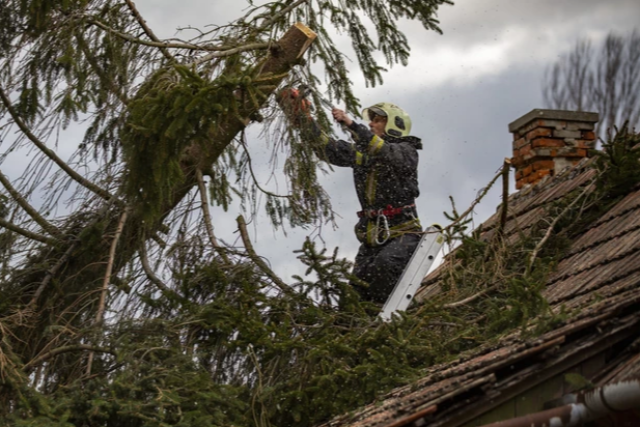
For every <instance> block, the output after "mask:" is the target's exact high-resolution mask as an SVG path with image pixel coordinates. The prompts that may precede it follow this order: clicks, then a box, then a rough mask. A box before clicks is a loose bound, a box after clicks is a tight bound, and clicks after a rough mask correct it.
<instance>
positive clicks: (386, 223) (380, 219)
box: [375, 214, 391, 246]
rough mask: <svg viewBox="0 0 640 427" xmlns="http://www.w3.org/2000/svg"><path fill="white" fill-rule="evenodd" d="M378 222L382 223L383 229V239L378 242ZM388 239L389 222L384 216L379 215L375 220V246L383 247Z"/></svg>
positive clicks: (389, 231)
mask: <svg viewBox="0 0 640 427" xmlns="http://www.w3.org/2000/svg"><path fill="white" fill-rule="evenodd" d="M380 222H382V225H383V227H384V228H383V230H382V231H383V236H384V239H383V240H382V241H381V240H380ZM389 237H391V230H389V221H387V217H386V216H384V215H383V214H379V215H378V218H376V239H375V242H376V245H378V246H380V245H384V244H385V243H386V242H387V240H389Z"/></svg>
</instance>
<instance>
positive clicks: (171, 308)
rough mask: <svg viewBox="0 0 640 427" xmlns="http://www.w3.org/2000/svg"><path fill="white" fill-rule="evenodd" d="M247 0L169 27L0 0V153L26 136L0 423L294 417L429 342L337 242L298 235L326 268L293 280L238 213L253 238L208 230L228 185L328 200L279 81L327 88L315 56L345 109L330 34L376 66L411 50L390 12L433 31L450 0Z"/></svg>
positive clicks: (12, 233)
mask: <svg viewBox="0 0 640 427" xmlns="http://www.w3.org/2000/svg"><path fill="white" fill-rule="evenodd" d="M248 3H249V7H248V9H247V12H246V14H245V15H244V16H241V17H238V19H237V20H235V21H234V22H232V23H230V24H227V25H221V26H213V27H210V28H207V29H206V30H203V31H201V32H199V33H198V34H197V35H196V36H195V37H193V38H188V39H170V40H160V39H158V37H157V36H156V35H155V33H154V31H153V29H152V28H150V27H149V26H148V25H147V24H146V23H145V20H144V19H143V17H142V16H141V15H140V13H139V11H138V10H137V9H136V7H135V5H134V3H133V2H132V1H131V0H53V1H52V0H6V1H5V2H4V3H3V7H2V8H1V9H0V27H1V28H2V32H1V33H0V101H1V103H0V126H1V127H0V132H1V134H0V137H1V139H0V140H1V141H2V155H1V156H2V157H0V162H8V161H11V162H12V161H14V159H16V158H20V156H24V155H25V154H26V153H28V154H29V158H28V159H29V160H28V163H25V167H24V169H23V170H22V174H21V175H20V176H19V177H15V176H9V175H8V174H4V173H1V172H0V184H1V185H2V188H3V190H2V192H1V193H0V227H2V228H1V229H0V230H1V231H2V233H1V234H0V251H1V252H2V256H1V261H0V262H1V263H2V265H1V267H0V268H1V269H0V292H1V295H0V420H2V422H3V423H4V422H9V423H15V424H23V425H29V424H33V425H36V424H37V425H56V426H63V425H64V426H67V425H114V426H115V425H118V426H121V425H130V426H137V425H230V424H233V425H269V424H270V423H275V424H276V425H287V424H289V425H291V424H294V423H295V424H298V425H304V424H310V423H313V422H316V421H318V420H320V419H324V418H326V417H328V416H330V415H332V414H336V413H339V412H342V411H345V410H347V409H349V408H351V407H353V406H355V405H358V404H362V403H364V402H366V401H368V400H370V399H371V398H372V397H373V396H375V395H376V394H377V393H380V392H381V391H382V390H385V389H388V388H389V387H391V386H393V385H397V384H399V383H401V382H402V381H406V379H407V377H408V376H409V375H410V374H411V373H412V372H413V371H412V369H414V368H415V367H417V366H419V365H420V363H421V362H424V359H425V358H429V357H430V356H429V355H428V353H425V352H424V351H423V350H424V348H425V345H426V343H427V342H429V341H432V340H431V339H430V337H429V334H430V333H431V332H429V331H427V330H425V331H422V332H420V331H417V332H416V333H414V334H412V338H411V339H412V340H413V341H412V342H413V343H414V344H416V345H415V348H414V349H413V350H412V349H408V350H407V352H400V353H399V352H398V351H397V348H395V345H394V344H390V342H389V339H388V338H389V337H390V336H395V335H394V334H396V335H397V334H401V333H402V331H401V330H400V329H394V327H391V326H388V327H387V326H384V327H378V328H369V327H368V326H370V323H371V321H370V320H369V317H368V316H367V315H366V313H365V312H364V309H365V308H366V307H365V308H363V307H361V306H360V305H359V304H357V302H356V301H355V299H354V298H353V296H352V295H351V294H350V291H349V287H348V286H346V283H347V282H348V280H349V279H350V278H349V275H348V272H349V264H348V263H347V262H346V261H343V260H340V259H339V258H338V257H337V253H334V254H332V255H327V254H324V253H323V252H318V251H317V250H316V249H315V247H314V246H313V244H311V243H310V242H309V243H307V245H305V247H304V248H303V249H302V250H301V253H300V257H299V258H300V260H301V262H303V263H304V264H306V265H307V266H308V267H309V271H313V272H315V273H316V276H317V279H315V280H313V281H308V280H306V279H304V278H298V280H297V282H296V283H292V284H291V285H289V284H286V283H284V282H283V281H282V280H281V279H279V278H278V277H277V276H276V275H275V274H274V273H273V272H272V271H271V270H270V269H269V267H268V265H267V264H266V263H265V262H264V261H262V260H261V258H260V257H259V256H258V254H256V253H255V252H254V251H253V249H252V246H251V242H250V240H249V237H248V233H247V230H246V224H245V222H244V219H243V218H242V217H239V218H238V228H239V231H240V234H241V236H242V240H243V243H244V249H240V248H236V247H231V246H229V245H225V244H224V243H223V242H220V241H219V240H218V239H216V236H215V235H214V233H213V226H212V223H211V215H210V212H209V208H208V206H209V203H215V204H217V205H221V206H223V207H225V208H226V207H228V205H229V203H230V201H231V199H232V197H236V198H238V199H239V200H240V202H241V204H242V205H243V206H245V207H246V208H247V210H248V212H249V213H250V214H253V213H255V212H256V209H257V208H258V200H259V199H260V198H264V200H265V207H266V209H267V212H268V214H269V215H270V217H271V218H272V221H273V223H274V225H275V226H278V225H280V224H282V223H283V222H284V221H288V222H290V223H291V224H293V225H301V226H306V225H310V224H314V223H318V222H321V221H326V220H330V219H331V216H332V211H331V206H330V204H329V200H328V198H327V197H326V195H325V194H324V192H323V190H322V188H321V187H320V186H319V185H318V183H317V179H316V174H317V171H318V165H317V160H316V159H315V157H314V156H313V154H312V153H313V150H312V147H310V146H309V144H300V143H299V138H298V135H296V134H295V133H294V132H293V131H292V130H291V129H290V128H288V127H286V125H285V124H284V123H283V122H282V121H281V120H279V118H281V117H282V114H281V112H280V110H279V107H278V106H277V104H276V103H275V102H274V100H273V94H274V92H276V91H277V90H278V88H280V87H282V86H285V85H295V84H299V83H305V84H307V85H309V86H311V87H313V88H316V89H317V88H318V86H319V85H320V84H321V83H323V82H321V81H320V79H318V78H317V77H315V75H322V74H324V75H325V76H326V79H325V81H324V83H326V87H327V89H326V90H324V91H323V92H326V93H327V94H328V95H329V96H331V97H334V98H335V99H340V100H343V101H344V102H345V103H346V106H347V109H348V110H350V111H351V112H352V113H355V112H356V111H357V109H358V107H359V105H358V100H357V98H356V97H355V96H354V94H353V93H352V91H351V80H350V76H349V74H348V71H347V68H346V66H345V60H344V58H345V55H344V53H343V52H342V51H341V50H340V49H339V47H338V46H337V45H336V43H335V41H334V40H333V39H332V37H331V35H332V34H336V33H342V34H345V35H346V37H347V38H348V39H349V40H351V42H352V47H353V50H354V52H355V56H356V59H357V64H358V66H359V69H360V70H361V71H362V73H363V75H364V78H365V81H366V82H367V84H370V85H376V84H381V83H382V75H383V72H384V67H385V66H391V65H393V64H398V63H400V64H406V62H407V61H408V58H409V44H408V41H407V39H406V38H405V36H404V35H403V34H402V32H400V31H399V29H398V25H399V22H400V20H402V19H412V20H418V21H420V22H421V23H422V25H423V27H424V28H425V29H426V30H435V31H439V29H438V26H437V24H438V22H437V20H436V19H435V14H436V11H437V9H438V7H439V6H440V5H442V4H446V3H450V2H449V1H448V0H428V1H421V2H408V1H407V2H404V1H382V2H371V1H368V0H354V1H349V2H348V7H347V2H343V1H333V0H295V1H293V0H282V1H275V2H270V3H267V4H264V5H261V6H256V5H254V4H253V2H252V1H249V2H248ZM296 22H303V23H304V24H305V25H306V27H305V26H304V25H299V24H295V23H296ZM368 23H371V24H372V25H370V26H368ZM294 24H295V25H294ZM367 28H372V30H368V29H367ZM308 29H310V30H312V31H313V32H315V33H316V34H317V36H318V37H317V38H315V35H314V34H313V33H312V32H310V31H308ZM336 30H337V31H336ZM377 52H381V53H382V55H380V56H378V55H377ZM378 57H379V58H380V60H377V59H376V58H378ZM311 64H315V65H314V66H313V70H312V65H311ZM318 115H319V119H320V124H321V125H322V126H323V127H324V128H325V130H326V131H328V132H329V131H330V128H329V123H328V121H327V118H326V116H325V115H324V113H323V112H322V111H318ZM252 123H253V126H256V127H258V126H261V127H263V128H264V130H265V132H264V135H265V137H266V141H261V142H260V143H263V144H270V146H271V147H272V149H273V152H274V155H275V153H276V152H279V153H284V155H285V157H286V160H285V164H284V167H283V173H284V174H285V176H286V178H287V183H288V186H287V191H286V192H285V193H284V194H281V195H277V194H273V193H269V192H266V191H263V190H262V189H261V188H260V186H259V185H258V184H257V183H256V182H255V179H254V177H253V172H252V164H251V158H250V156H249V154H248V151H247V149H246V148H247V144H248V141H247V137H246V135H245V132H244V131H245V129H246V127H247V126H248V125H250V124H252ZM80 130H81V132H82V133H83V136H82V138H81V139H80V140H74V139H73V137H74V135H77V134H78V132H79V131H80ZM68 147H77V150H76V151H75V152H74V154H73V155H72V156H71V157H70V158H68V159H64V158H63V156H62V154H61V153H62V152H64V150H65V149H67V148H68ZM15 153H20V156H16V154H15ZM6 165H7V163H4V167H6ZM4 167H3V169H4ZM5 170H6V169H5ZM207 186H208V190H207V188H206V187H207ZM336 293H341V294H343V295H342V298H341V299H340V300H341V304H343V307H342V308H343V310H341V311H340V312H336V310H335V308H334V306H333V304H329V303H328V302H330V301H335V298H336ZM312 294H313V295H314V297H313V298H311V297H310V295H312ZM347 326H349V328H347ZM346 329H348V330H349V331H350V333H349V334H343V332H344V331H345V330H346ZM341 331H342V332H341ZM376 342H377V343H379V344H377V346H376V345H374V343H376ZM418 343H421V345H417V344H418ZM329 356H330V357H329ZM356 368H357V369H356ZM311 401H313V402H314V404H313V406H310V405H309V402H311Z"/></svg>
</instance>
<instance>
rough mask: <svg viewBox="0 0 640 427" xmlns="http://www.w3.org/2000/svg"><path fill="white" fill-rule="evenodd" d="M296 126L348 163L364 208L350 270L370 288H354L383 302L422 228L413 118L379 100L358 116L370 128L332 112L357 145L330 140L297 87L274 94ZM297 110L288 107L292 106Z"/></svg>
mask: <svg viewBox="0 0 640 427" xmlns="http://www.w3.org/2000/svg"><path fill="white" fill-rule="evenodd" d="M278 100H279V103H280V105H282V106H283V108H284V110H285V112H288V115H289V117H290V119H292V120H291V121H292V123H294V125H296V126H298V127H300V128H304V127H307V129H309V128H310V129H312V130H311V132H306V134H311V135H312V137H314V138H316V139H319V140H320V142H321V143H322V144H320V146H321V147H322V148H321V149H319V150H317V154H318V155H319V157H320V158H321V159H323V160H326V161H328V162H329V163H331V164H332V165H336V166H341V167H351V168H352V169H353V177H354V181H355V187H356V193H357V195H358V199H359V201H360V205H361V208H362V210H361V211H359V212H357V216H358V218H359V220H358V223H357V225H356V227H355V229H356V235H357V237H358V240H359V241H360V242H361V245H360V249H359V250H358V254H357V256H356V259H355V266H354V270H353V273H354V275H355V276H356V277H358V278H359V279H360V280H362V281H364V282H366V283H367V284H368V287H362V286H355V289H356V290H357V292H358V293H359V294H360V296H361V299H362V300H365V301H372V302H375V303H377V304H384V303H385V301H386V300H387V298H388V297H389V295H390V294H391V292H392V291H393V288H394V286H395V284H396V281H397V280H398V278H399V277H400V275H401V274H402V271H403V270H404V268H405V266H406V265H407V263H408V262H409V260H410V259H411V256H412V255H413V253H414V251H415V249H416V247H417V245H418V243H419V242H420V238H421V233H422V227H421V225H420V221H419V219H418V213H417V211H416V205H415V200H416V198H417V197H418V195H419V190H418V150H420V149H422V143H421V141H420V139H419V138H417V137H415V136H410V132H411V119H410V118H409V115H408V114H407V113H406V112H405V111H404V110H402V109H401V108H399V107H398V106H396V105H393V104H390V103H387V102H382V103H379V104H375V105H373V106H371V107H369V108H366V109H365V110H364V111H363V113H362V115H363V117H364V118H367V119H369V126H368V127H367V126H365V125H363V124H359V123H356V122H355V121H354V120H352V119H351V118H350V117H349V116H348V115H347V114H345V112H344V111H343V110H340V109H338V108H332V111H331V113H332V115H333V117H334V119H335V120H336V121H338V122H339V123H340V124H342V125H343V126H344V127H346V129H347V130H348V131H349V132H350V133H351V135H352V137H353V140H354V141H355V143H350V142H347V141H343V140H339V139H333V138H330V137H329V136H328V135H326V134H325V133H324V132H322V131H321V130H320V128H319V127H318V125H317V124H316V123H315V121H314V120H313V119H312V118H311V116H310V114H309V108H310V105H309V101H308V100H307V99H300V93H299V91H298V90H297V89H286V90H284V91H283V92H281V93H280V96H279V97H278ZM292 105H293V106H295V108H291V106H292ZM292 113H293V114H292Z"/></svg>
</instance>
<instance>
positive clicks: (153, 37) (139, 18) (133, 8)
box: [125, 0, 176, 62]
mask: <svg viewBox="0 0 640 427" xmlns="http://www.w3.org/2000/svg"><path fill="white" fill-rule="evenodd" d="M125 3H127V6H128V7H129V10H130V11H131V13H132V14H133V16H134V17H135V18H136V21H138V24H140V26H141V27H142V29H143V30H144V32H145V33H146V34H147V37H149V38H150V39H151V40H152V41H154V42H156V43H161V42H160V40H159V39H158V37H156V35H155V34H154V32H153V31H152V30H151V28H150V27H149V26H148V25H147V21H145V20H144V18H143V17H142V15H140V12H139V11H138V9H137V8H136V4H135V3H134V2H133V1H131V0H125ZM160 51H161V52H162V54H163V55H164V56H165V58H167V59H168V60H169V62H176V60H175V58H174V57H173V56H172V55H171V54H170V53H169V51H168V50H167V48H166V47H161V48H160Z"/></svg>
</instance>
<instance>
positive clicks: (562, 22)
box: [2, 0, 640, 282]
mask: <svg viewBox="0 0 640 427" xmlns="http://www.w3.org/2000/svg"><path fill="white" fill-rule="evenodd" d="M256 3H258V2H257V1H256ZM136 5H137V7H138V9H139V11H140V12H141V14H142V15H143V16H144V17H145V19H146V20H147V23H148V25H149V26H150V27H151V28H152V29H153V31H154V32H155V33H156V34H157V35H158V36H159V37H161V38H169V37H175V36H176V30H177V28H179V27H188V26H192V27H199V28H204V27H205V26H206V25H209V24H216V25H224V24H226V23H228V22H231V21H233V20H234V19H236V18H238V17H239V16H241V15H243V14H244V13H245V12H244V10H245V8H246V7H247V2H245V1H242V0H181V1H179V2H177V1H175V0H137V1H136ZM437 15H438V19H439V20H440V28H441V29H442V31H443V34H442V35H441V34H438V33H436V32H426V31H425V30H424V29H422V27H421V25H420V24H419V23H416V22H410V21H409V22H403V23H402V30H403V31H404V33H405V34H406V35H407V37H408V39H409V42H410V45H411V49H412V50H411V58H410V60H409V65H408V66H406V67H403V66H400V65H398V66H394V67H393V68H391V69H390V70H389V71H388V72H387V73H385V75H384V84H383V85H381V86H376V87H374V88H367V87H365V85H364V79H363V78H362V76H361V74H360V72H359V70H357V69H356V68H355V61H354V67H353V69H352V70H351V79H352V81H353V82H354V84H355V88H354V89H355V93H356V95H357V96H358V97H359V98H360V100H361V103H362V105H363V106H368V105H372V104H375V103H377V102H392V103H395V104H397V105H399V106H401V107H402V108H403V109H404V110H406V111H407V112H408V113H409V114H410V116H411V118H412V121H413V129H412V134H413V135H415V136H418V137H420V138H422V141H423V144H424V149H423V150H422V151H421V152H420V165H419V181H420V189H421V195H420V197H419V198H418V200H417V202H416V204H417V207H418V212H419V216H420V218H421V220H422V223H423V225H430V224H432V223H439V224H442V225H446V224H447V220H446V218H445V217H444V215H443V211H448V212H449V211H451V204H450V201H449V197H450V196H452V197H453V198H454V200H455V202H456V205H457V208H458V210H459V211H464V210H466V208H467V207H468V206H469V205H470V204H471V203H472V202H473V200H474V199H475V198H476V196H477V194H478V193H479V192H480V191H481V190H482V188H483V187H485V186H486V185H487V184H488V183H489V181H490V180H491V179H492V178H493V177H494V176H495V174H496V173H497V172H498V169H499V168H500V167H501V166H502V163H503V159H504V158H505V157H511V154H512V153H511V141H512V137H511V135H510V134H509V132H508V129H507V126H508V124H509V123H510V122H512V121H514V120H516V119H518V118H519V117H521V116H522V115H524V114H526V113H528V112H529V111H531V110H532V109H534V108H543V107H544V105H543V102H542V96H541V82H542V79H543V76H544V72H545V69H546V68H547V67H548V66H549V65H550V64H552V63H553V62H554V61H555V60H557V59H558V58H559V57H560V56H561V55H562V54H564V53H566V52H567V51H568V50H569V49H571V47H572V46H573V45H574V43H575V42H576V41H577V40H578V39H580V38H590V39H591V40H592V41H593V42H594V44H596V45H597V44H598V42H599V41H601V40H603V39H604V37H605V36H606V34H607V33H608V32H609V31H611V30H616V31H618V32H619V33H621V34H626V33H628V32H630V31H631V30H632V29H633V28H634V26H638V28H639V29H640V25H639V24H638V22H640V1H638V0H609V1H606V2H605V1H602V0H598V1H596V0H536V1H531V0H528V1H527V0H457V1H455V5H453V6H450V5H444V6H442V7H441V8H440V9H439V11H438V14H437ZM183 37H186V35H185V36H183ZM345 52H346V53H347V55H350V56H351V58H355V57H354V56H353V54H350V51H349V47H348V46H345ZM249 135H250V138H249V147H250V150H251V154H252V158H253V159H254V160H255V161H256V163H257V165H256V166H257V167H256V171H257V174H258V177H259V179H261V180H263V184H264V185H265V186H268V185H269V182H267V181H268V177H269V173H268V171H267V169H266V168H264V167H262V168H261V167H260V164H263V163H266V162H267V160H268V158H267V156H268V149H267V148H266V147H265V143H264V141H262V140H261V139H260V137H259V136H258V132H257V131H254V132H253V133H252V131H251V129H250V132H249ZM345 137H346V136H345ZM60 150H61V151H62V152H64V151H65V149H64V147H60ZM70 151H71V148H70V149H69V152H70ZM62 157H65V156H64V153H63V154H62ZM2 167H3V172H4V173H7V174H9V176H11V175H12V171H13V172H17V171H18V169H19V168H20V165H19V164H11V163H9V162H5V164H3V165H2ZM511 182H512V184H511V189H510V191H511V192H515V187H514V185H513V174H512V176H511ZM321 183H322V184H323V186H324V188H325V190H326V191H327V192H328V194H329V196H330V197H331V201H332V204H333V207H334V209H335V211H336V213H337V214H338V217H337V221H336V224H337V227H336V228H335V229H334V228H332V227H331V226H330V225H325V226H323V227H322V232H321V237H322V239H321V240H320V239H318V237H317V234H316V233H315V231H317V230H303V229H293V230H292V229H290V228H287V229H286V233H284V232H283V231H282V230H274V229H273V228H272V226H271V224H270V222H269V219H268V218H267V217H266V215H263V216H260V217H258V218H256V219H255V220H254V221H253V222H252V223H251V224H250V228H249V232H250V234H251V235H252V237H253V240H254V244H255V249H256V251H257V252H258V253H259V254H261V255H263V256H265V257H266V258H267V260H268V261H269V263H270V264H271V265H272V267H273V269H274V270H275V271H276V273H278V274H279V275H280V276H281V277H282V278H283V279H284V280H285V281H289V282H290V281H291V275H292V274H301V273H302V272H303V271H304V269H303V267H302V266H301V264H300V263H299V262H297V261H296V260H295V254H293V251H294V250H296V249H299V248H300V247H301V246H302V243H303V241H304V239H305V237H306V236H307V235H309V234H310V233H312V232H313V233H314V236H316V240H317V241H318V242H319V243H320V244H324V245H326V247H327V248H329V249H330V250H333V248H334V247H336V246H338V247H340V254H341V255H342V256H343V257H346V258H349V259H351V260H353V258H354V257H355V254H356V252H357V250H358V246H359V243H358V242H357V240H356V238H355V236H354V234H353V226H354V225H355V223H356V220H357V217H356V211H358V210H360V209H361V208H360V206H359V205H358V202H357V198H356V195H355V190H354V187H353V178H352V174H351V170H350V169H346V168H334V170H333V171H331V172H330V173H329V174H328V175H325V176H322V177H321ZM271 184H273V182H271ZM500 194H501V189H500V188H497V187H496V188H493V189H492V190H491V191H490V192H489V193H488V195H487V197H486V198H485V200H484V201H483V203H481V204H480V205H479V206H478V207H477V208H476V209H475V216H474V221H475V224H476V225H479V224H480V223H481V222H482V221H483V220H485V219H486V218H488V217H489V216H490V215H491V214H493V213H494V212H495V209H496V207H497V206H498V204H499V203H500ZM239 209H240V208H239V207H238V206H237V205H232V206H231V208H230V211H229V212H222V211H221V210H220V209H214V218H215V219H214V226H215V231H216V234H217V235H218V237H220V238H222V239H223V240H225V241H226V242H229V243H234V242H235V241H237V236H238V235H237V233H234V230H236V228H237V227H236V224H235V218H236V217H237V215H238V214H240V213H241V212H240V210H239ZM261 212H263V210H261Z"/></svg>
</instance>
